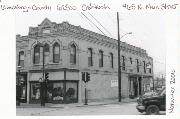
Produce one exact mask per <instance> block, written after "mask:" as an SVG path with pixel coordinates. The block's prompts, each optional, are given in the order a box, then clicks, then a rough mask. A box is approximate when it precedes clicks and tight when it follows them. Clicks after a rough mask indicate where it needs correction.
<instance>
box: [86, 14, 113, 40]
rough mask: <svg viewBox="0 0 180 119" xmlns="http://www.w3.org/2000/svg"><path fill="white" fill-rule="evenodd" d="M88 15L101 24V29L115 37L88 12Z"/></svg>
mask: <svg viewBox="0 0 180 119" xmlns="http://www.w3.org/2000/svg"><path fill="white" fill-rule="evenodd" d="M88 14H89V15H90V16H91V17H92V18H93V19H94V20H95V21H96V22H97V23H98V24H99V25H101V27H102V28H103V29H104V30H105V31H106V32H107V33H108V34H109V35H110V36H111V37H113V35H112V34H111V33H110V32H109V31H108V30H107V29H106V28H105V27H104V26H103V25H102V24H101V23H100V22H99V21H98V20H97V19H96V18H95V17H94V16H93V15H92V14H91V13H89V12H88Z"/></svg>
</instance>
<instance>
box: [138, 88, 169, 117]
mask: <svg viewBox="0 0 180 119" xmlns="http://www.w3.org/2000/svg"><path fill="white" fill-rule="evenodd" d="M137 103H138V105H137V106H136V109H137V110H138V111H139V112H141V113H143V112H146V114H148V115H157V114H159V111H165V110H166V90H165V88H164V89H162V90H161V91H160V92H159V93H157V94H156V93H154V92H153V93H148V94H147V93H146V94H144V95H143V96H141V97H139V98H138V99H137Z"/></svg>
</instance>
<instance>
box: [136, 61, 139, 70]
mask: <svg viewBox="0 0 180 119" xmlns="http://www.w3.org/2000/svg"><path fill="white" fill-rule="evenodd" d="M136 64H137V65H136V68H137V72H139V60H138V59H136Z"/></svg>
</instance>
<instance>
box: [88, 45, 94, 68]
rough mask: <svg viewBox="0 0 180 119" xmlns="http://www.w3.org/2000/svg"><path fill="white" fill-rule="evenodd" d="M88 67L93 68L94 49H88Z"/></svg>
mask: <svg viewBox="0 0 180 119" xmlns="http://www.w3.org/2000/svg"><path fill="white" fill-rule="evenodd" d="M88 66H89V67H90V66H93V53H92V48H88Z"/></svg>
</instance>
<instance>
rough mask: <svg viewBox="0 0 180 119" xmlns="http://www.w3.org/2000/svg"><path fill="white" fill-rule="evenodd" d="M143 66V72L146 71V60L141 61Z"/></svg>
mask: <svg viewBox="0 0 180 119" xmlns="http://www.w3.org/2000/svg"><path fill="white" fill-rule="evenodd" d="M143 68H144V73H146V62H145V61H143Z"/></svg>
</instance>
